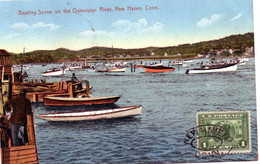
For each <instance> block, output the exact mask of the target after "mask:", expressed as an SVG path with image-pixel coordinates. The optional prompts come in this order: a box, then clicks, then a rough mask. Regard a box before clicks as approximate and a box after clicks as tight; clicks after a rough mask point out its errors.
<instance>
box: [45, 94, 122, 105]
mask: <svg viewBox="0 0 260 164" xmlns="http://www.w3.org/2000/svg"><path fill="white" fill-rule="evenodd" d="M120 97H121V96H120V95H118V96H109V97H64V96H63V97H58V96H46V97H45V98H44V104H45V105H50V106H73V105H97V104H112V103H115V102H116V101H117V100H118V99H119V98H120Z"/></svg>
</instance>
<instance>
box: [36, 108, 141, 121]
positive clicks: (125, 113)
mask: <svg viewBox="0 0 260 164" xmlns="http://www.w3.org/2000/svg"><path fill="white" fill-rule="evenodd" d="M141 114H142V106H127V107H120V108H111V109H101V110H87V111H74V112H59V113H49V114H41V115H38V116H37V117H39V118H41V119H44V120H48V121H86V120H99V119H112V118H121V117H130V116H136V115H141Z"/></svg>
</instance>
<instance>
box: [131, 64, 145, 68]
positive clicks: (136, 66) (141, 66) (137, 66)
mask: <svg viewBox="0 0 260 164" xmlns="http://www.w3.org/2000/svg"><path fill="white" fill-rule="evenodd" d="M144 66H145V65H133V66H132V68H144Z"/></svg>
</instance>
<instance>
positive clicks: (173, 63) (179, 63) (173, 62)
mask: <svg viewBox="0 0 260 164" xmlns="http://www.w3.org/2000/svg"><path fill="white" fill-rule="evenodd" d="M183 63H184V61H183V60H175V61H172V62H171V61H169V65H170V66H171V65H182V64H183Z"/></svg>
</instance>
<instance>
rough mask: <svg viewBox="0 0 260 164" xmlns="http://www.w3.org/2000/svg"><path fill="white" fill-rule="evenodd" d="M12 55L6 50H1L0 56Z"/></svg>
mask: <svg viewBox="0 0 260 164" xmlns="http://www.w3.org/2000/svg"><path fill="white" fill-rule="evenodd" d="M10 55H11V54H10V53H9V52H7V51H6V50H4V49H0V56H10Z"/></svg>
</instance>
